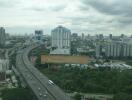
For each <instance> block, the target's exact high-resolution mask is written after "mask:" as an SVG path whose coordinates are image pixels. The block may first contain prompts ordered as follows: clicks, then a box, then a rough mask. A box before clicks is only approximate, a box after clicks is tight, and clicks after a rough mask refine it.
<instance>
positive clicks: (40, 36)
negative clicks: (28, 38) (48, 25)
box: [35, 30, 43, 40]
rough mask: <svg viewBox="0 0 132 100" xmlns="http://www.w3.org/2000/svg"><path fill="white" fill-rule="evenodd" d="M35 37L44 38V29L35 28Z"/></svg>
mask: <svg viewBox="0 0 132 100" xmlns="http://www.w3.org/2000/svg"><path fill="white" fill-rule="evenodd" d="M35 38H36V40H42V38H43V31H42V30H35Z"/></svg>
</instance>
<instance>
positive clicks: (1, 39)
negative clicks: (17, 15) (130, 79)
mask: <svg viewBox="0 0 132 100" xmlns="http://www.w3.org/2000/svg"><path fill="white" fill-rule="evenodd" d="M5 42H6V34H5V29H4V28H3V27H0V47H1V46H4V45H5Z"/></svg>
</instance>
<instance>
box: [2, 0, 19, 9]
mask: <svg viewBox="0 0 132 100" xmlns="http://www.w3.org/2000/svg"><path fill="white" fill-rule="evenodd" d="M17 3H18V1H13V2H12V1H11V0H2V1H0V8H7V7H14V6H15V5H17Z"/></svg>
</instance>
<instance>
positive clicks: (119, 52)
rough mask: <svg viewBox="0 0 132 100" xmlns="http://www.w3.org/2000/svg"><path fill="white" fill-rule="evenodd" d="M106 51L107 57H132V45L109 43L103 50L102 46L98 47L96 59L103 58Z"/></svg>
mask: <svg viewBox="0 0 132 100" xmlns="http://www.w3.org/2000/svg"><path fill="white" fill-rule="evenodd" d="M102 49H104V54H105V57H114V58H116V57H132V44H130V43H125V42H115V41H114V42H109V43H106V44H105V45H104V48H101V44H98V45H96V57H100V56H102V55H101V54H102Z"/></svg>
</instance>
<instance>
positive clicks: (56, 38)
mask: <svg viewBox="0 0 132 100" xmlns="http://www.w3.org/2000/svg"><path fill="white" fill-rule="evenodd" d="M51 35H52V47H57V48H70V38H71V31H70V30H69V29H67V28H65V27H62V26H58V27H57V28H55V29H53V30H52V32H51Z"/></svg>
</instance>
